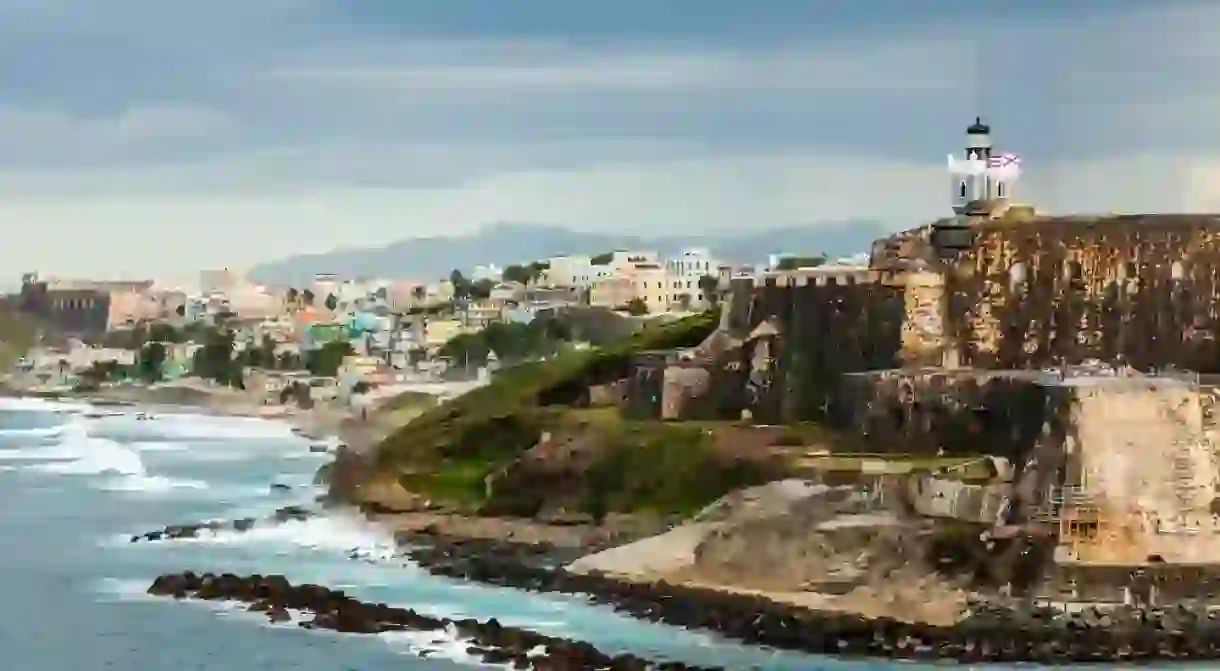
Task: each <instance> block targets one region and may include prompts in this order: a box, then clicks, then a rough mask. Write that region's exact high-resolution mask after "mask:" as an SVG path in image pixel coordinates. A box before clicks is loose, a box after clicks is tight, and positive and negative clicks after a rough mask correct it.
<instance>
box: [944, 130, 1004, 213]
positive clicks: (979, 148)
mask: <svg viewBox="0 0 1220 671" xmlns="http://www.w3.org/2000/svg"><path fill="white" fill-rule="evenodd" d="M965 155H966V157H965V159H961V158H957V157H955V156H954V155H952V154H950V155H949V174H950V175H951V176H952V179H953V185H952V188H953V211H954V212H956V213H957V214H963V213H964V212H965V211H966V206H967V205H968V204H970V203H973V202H976V201H986V200H990V201H1002V202H1007V201H1008V200H1009V199H1010V198H1012V191H1013V187H1014V186H1015V185H1016V183H1017V180H1018V179H1019V178H1020V176H1021V161H1020V159H1019V158H1017V157H1016V156H1015V155H1013V154H1006V153H1000V154H997V153H994V151H993V149H992V146H991V127H990V126H988V125H987V124H984V123H983V121H982V119H980V118H979V117H975V118H974V123H973V124H971V125H970V127H969V128H967V129H966V152H965Z"/></svg>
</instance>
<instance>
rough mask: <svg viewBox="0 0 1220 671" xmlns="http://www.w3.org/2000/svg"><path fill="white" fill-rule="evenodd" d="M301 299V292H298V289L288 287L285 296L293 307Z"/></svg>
mask: <svg viewBox="0 0 1220 671" xmlns="http://www.w3.org/2000/svg"><path fill="white" fill-rule="evenodd" d="M300 298H301V292H299V291H297V288H296V287H288V291H287V292H286V293H285V294H284V299H285V300H287V301H288V304H289V305H291V304H293V303H296V302H297V300H298V299H300Z"/></svg>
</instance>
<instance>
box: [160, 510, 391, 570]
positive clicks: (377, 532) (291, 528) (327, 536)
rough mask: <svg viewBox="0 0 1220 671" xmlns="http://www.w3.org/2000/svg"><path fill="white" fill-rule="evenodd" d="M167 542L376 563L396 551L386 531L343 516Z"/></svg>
mask: <svg viewBox="0 0 1220 671" xmlns="http://www.w3.org/2000/svg"><path fill="white" fill-rule="evenodd" d="M166 543H188V544H201V545H221V546H235V547H236V546H270V547H271V548H281V549H283V548H289V549H303V550H322V551H327V552H336V553H344V554H355V555H357V556H358V557H360V558H361V559H369V560H374V561H377V560H386V559H389V558H391V557H392V556H393V555H394V554H395V551H396V546H395V543H394V537H393V535H391V534H390V533H389V532H387V531H386V530H385V529H383V528H381V527H378V526H375V525H373V524H371V523H368V522H365V521H364V520H361V519H359V518H354V517H348V516H343V515H336V516H323V517H312V518H310V519H307V520H290V521H288V522H281V523H279V524H275V525H272V526H263V527H255V528H253V529H250V530H248V531H236V530H234V529H219V530H215V531H212V530H202V531H200V532H199V535H198V536H196V537H194V538H179V539H173V540H170V541H166ZM157 545H158V544H156V543H150V544H144V545H140V547H149V548H152V547H156V546H157Z"/></svg>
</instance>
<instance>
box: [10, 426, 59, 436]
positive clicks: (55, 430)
mask: <svg viewBox="0 0 1220 671" xmlns="http://www.w3.org/2000/svg"><path fill="white" fill-rule="evenodd" d="M63 430H64V425H62V424H61V425H59V426H39V427H33V428H29V429H0V436H12V437H15V438H23V437H30V438H50V437H52V436H57V435H59V434H61V433H63Z"/></svg>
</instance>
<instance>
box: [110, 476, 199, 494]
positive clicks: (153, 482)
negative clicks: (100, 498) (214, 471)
mask: <svg viewBox="0 0 1220 671" xmlns="http://www.w3.org/2000/svg"><path fill="white" fill-rule="evenodd" d="M96 487H97V489H100V490H102V491H106V492H128V493H142V494H160V493H164V492H169V491H173V490H176V489H191V490H206V489H208V483H206V482H204V481H202V480H189V479H185V478H182V479H179V478H170V477H166V476H164V475H142V474H137V475H125V476H123V477H121V478H116V479H113V480H107V481H105V482H101V483H98V484H97V485H96Z"/></svg>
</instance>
